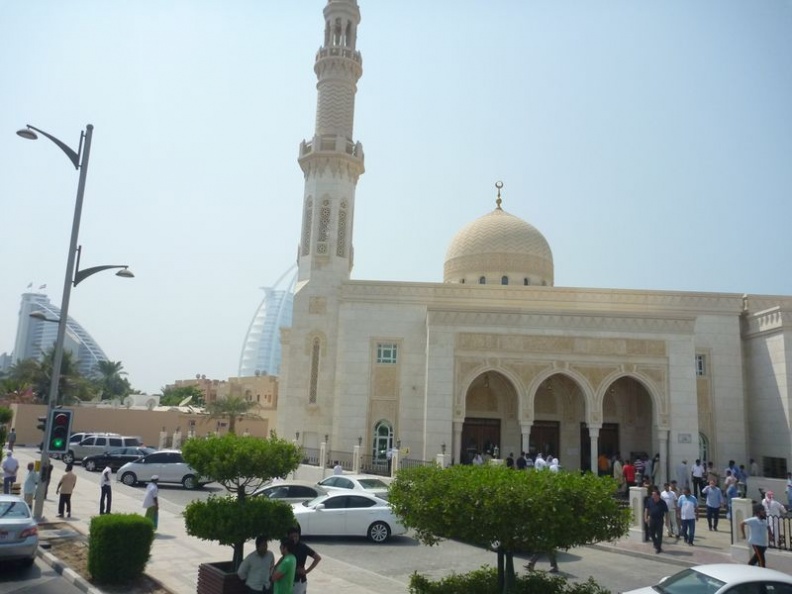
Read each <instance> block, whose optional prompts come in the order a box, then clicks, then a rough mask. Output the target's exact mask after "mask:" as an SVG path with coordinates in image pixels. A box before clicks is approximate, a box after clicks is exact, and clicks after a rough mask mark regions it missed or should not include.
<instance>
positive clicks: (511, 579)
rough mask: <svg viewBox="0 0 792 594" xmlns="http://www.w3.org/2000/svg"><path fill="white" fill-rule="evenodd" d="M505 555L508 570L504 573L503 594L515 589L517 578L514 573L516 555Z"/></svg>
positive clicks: (507, 552)
mask: <svg viewBox="0 0 792 594" xmlns="http://www.w3.org/2000/svg"><path fill="white" fill-rule="evenodd" d="M504 554H505V555H506V568H505V569H504V572H503V573H504V576H503V578H504V579H503V582H504V583H503V594H507V593H508V592H511V590H512V588H514V585H515V583H516V581H517V578H516V575H515V573H514V553H512V552H511V551H506V552H505V553H504Z"/></svg>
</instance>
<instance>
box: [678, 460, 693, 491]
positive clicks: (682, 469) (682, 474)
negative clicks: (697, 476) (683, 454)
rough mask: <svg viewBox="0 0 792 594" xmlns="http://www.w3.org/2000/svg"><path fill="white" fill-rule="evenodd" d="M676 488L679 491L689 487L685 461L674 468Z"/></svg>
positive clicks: (688, 475)
mask: <svg viewBox="0 0 792 594" xmlns="http://www.w3.org/2000/svg"><path fill="white" fill-rule="evenodd" d="M676 480H677V486H678V487H679V488H680V489H683V490H684V489H685V487H689V486H690V474H689V473H688V465H687V460H682V462H680V463H679V464H678V465H677V467H676Z"/></svg>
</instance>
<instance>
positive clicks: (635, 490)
mask: <svg viewBox="0 0 792 594" xmlns="http://www.w3.org/2000/svg"><path fill="white" fill-rule="evenodd" d="M646 495H647V492H646V489H644V488H643V487H630V492H629V493H628V497H629V498H630V517H631V518H632V520H631V521H630V541H631V542H643V541H644V525H643V517H644V500H645V499H646Z"/></svg>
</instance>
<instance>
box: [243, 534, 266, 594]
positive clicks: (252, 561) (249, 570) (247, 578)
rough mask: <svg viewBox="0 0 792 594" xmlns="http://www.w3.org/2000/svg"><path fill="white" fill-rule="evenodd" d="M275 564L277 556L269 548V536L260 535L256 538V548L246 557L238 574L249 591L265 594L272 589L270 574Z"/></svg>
mask: <svg viewBox="0 0 792 594" xmlns="http://www.w3.org/2000/svg"><path fill="white" fill-rule="evenodd" d="M274 565H275V556H274V555H273V554H272V551H268V550H267V537H266V536H259V537H257V538H256V550H255V551H253V552H252V553H250V554H249V555H248V556H247V557H245V559H244V560H243V561H242V564H241V565H240V566H239V569H238V570H237V575H238V576H239V579H241V580H242V581H243V582H245V585H246V586H247V587H248V591H249V592H251V593H253V592H255V593H256V594H264V593H267V592H269V591H270V574H271V573H272V568H273V566H274Z"/></svg>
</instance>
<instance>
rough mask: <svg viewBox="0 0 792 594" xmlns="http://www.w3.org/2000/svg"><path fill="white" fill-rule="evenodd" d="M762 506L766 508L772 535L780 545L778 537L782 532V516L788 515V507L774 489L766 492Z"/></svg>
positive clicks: (776, 543)
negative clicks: (776, 496) (779, 498)
mask: <svg viewBox="0 0 792 594" xmlns="http://www.w3.org/2000/svg"><path fill="white" fill-rule="evenodd" d="M762 507H764V510H765V517H766V518H767V525H768V527H769V529H770V535H771V536H772V537H773V542H774V543H775V545H776V546H778V537H779V534H780V532H779V531H780V528H781V526H780V522H781V518H783V517H784V516H785V515H786V508H785V507H784V506H783V504H782V503H781V502H780V501H778V500H777V499H776V498H775V494H774V493H773V492H772V491H767V492H766V493H765V496H764V499H762Z"/></svg>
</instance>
